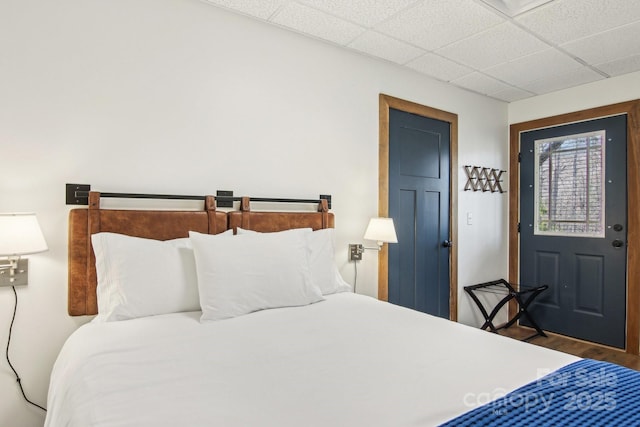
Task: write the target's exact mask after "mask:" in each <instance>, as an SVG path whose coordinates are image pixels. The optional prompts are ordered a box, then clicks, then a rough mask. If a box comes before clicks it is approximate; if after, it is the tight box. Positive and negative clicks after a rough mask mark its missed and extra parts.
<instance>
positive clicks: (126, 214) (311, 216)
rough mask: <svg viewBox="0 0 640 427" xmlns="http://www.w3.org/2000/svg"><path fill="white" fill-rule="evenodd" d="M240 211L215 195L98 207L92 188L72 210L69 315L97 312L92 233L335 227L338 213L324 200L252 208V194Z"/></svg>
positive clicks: (168, 234) (164, 235)
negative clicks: (143, 206) (164, 207)
mask: <svg viewBox="0 0 640 427" xmlns="http://www.w3.org/2000/svg"><path fill="white" fill-rule="evenodd" d="M240 209H241V210H240V211H233V212H229V213H225V212H220V211H216V209H215V198H214V197H213V196H206V197H205V203H204V210H202V211H153V210H116V209H101V208H100V193H98V192H90V193H89V208H88V209H72V210H71V211H70V212H69V289H68V298H69V300H68V312H69V315H71V316H82V315H92V314H97V313H98V302H97V297H96V287H97V282H98V279H97V277H96V266H95V255H94V253H93V248H92V246H91V235H92V234H95V233H99V232H112V233H120V234H127V235H130V236H136V237H145V238H150V239H157V240H169V239H176V238H180V237H188V236H189V231H197V232H200V233H208V234H218V233H222V232H223V231H226V230H228V229H230V228H233V229H235V228H237V227H241V228H244V229H246V230H253V231H261V232H273V231H282V230H288V229H291V228H312V229H314V230H318V229H321V228H333V227H334V216H333V213H330V212H329V211H328V208H327V201H326V200H321V201H320V204H319V206H318V212H251V210H250V207H249V198H248V197H245V198H243V199H242V202H241V204H240Z"/></svg>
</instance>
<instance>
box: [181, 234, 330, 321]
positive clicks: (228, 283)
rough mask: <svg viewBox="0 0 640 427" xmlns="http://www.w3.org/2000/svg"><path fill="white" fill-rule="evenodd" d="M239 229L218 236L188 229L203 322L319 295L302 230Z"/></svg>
mask: <svg viewBox="0 0 640 427" xmlns="http://www.w3.org/2000/svg"><path fill="white" fill-rule="evenodd" d="M310 232H311V231H310V229H300V230H290V231H288V232H286V233H255V234H241V235H237V236H235V237H233V238H220V237H218V236H210V235H206V234H200V233H196V232H189V237H190V239H191V243H192V245H193V250H194V255H195V260H196V271H197V274H198V289H199V291H200V307H201V309H202V317H201V320H202V321H206V320H219V319H226V318H230V317H235V316H240V315H243V314H247V313H251V312H254V311H258V310H263V309H268V308H277V307H292V306H300V305H307V304H312V303H314V302H318V301H321V300H323V298H322V293H321V292H320V289H318V287H317V286H315V285H314V284H313V282H312V280H311V275H310V272H309V261H308V249H307V243H306V242H307V240H306V235H307V234H308V233H310Z"/></svg>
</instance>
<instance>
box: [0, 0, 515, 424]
mask: <svg viewBox="0 0 640 427" xmlns="http://www.w3.org/2000/svg"><path fill="white" fill-rule="evenodd" d="M0 52H2V55H1V56H0V148H1V149H2V153H3V162H2V167H1V168H0V174H1V179H0V189H1V190H0V191H1V195H2V197H0V211H35V212H37V213H38V217H39V220H40V223H41V225H42V228H43V231H44V234H45V237H46V239H47V241H48V244H49V251H48V252H46V253H43V254H38V255H33V256H31V257H30V268H31V273H30V284H29V286H28V287H23V288H19V289H18V294H19V298H20V305H19V308H18V316H17V319H16V326H15V328H14V334H13V338H12V349H11V356H12V359H13V362H14V364H15V366H16V368H17V369H18V370H19V372H20V374H21V376H22V381H23V384H24V386H25V389H26V391H27V393H28V395H29V396H30V397H31V398H32V399H33V400H35V401H36V402H39V403H43V404H44V402H45V399H46V393H47V387H48V377H49V373H50V370H51V367H52V364H53V362H54V360H55V357H56V355H57V353H58V351H59V349H60V348H61V346H62V344H63V342H64V340H65V339H66V337H67V336H68V335H69V334H70V333H71V332H72V331H73V330H75V329H76V328H77V327H78V326H79V325H80V324H82V323H84V322H86V321H88V320H89V319H88V318H71V317H69V316H68V315H67V314H66V281H67V272H66V256H67V252H66V251H67V244H66V233H67V213H68V210H69V207H67V206H65V204H64V190H63V188H64V184H65V183H87V184H91V185H92V186H93V188H94V189H97V190H103V191H119V192H127V191H129V192H150V193H154V192H156V193H158V192H162V193H189V194H211V193H214V192H215V191H216V190H217V189H227V190H234V191H235V192H236V194H238V195H252V196H280V197H305V198H307V197H316V196H317V195H318V194H321V193H323V194H325V193H327V194H332V195H333V202H334V209H333V211H334V212H335V214H336V229H337V234H338V242H337V243H338V248H339V253H338V254H337V260H338V263H339V266H340V268H341V271H342V273H343V275H344V276H345V279H346V280H347V281H349V282H352V281H353V264H349V263H348V262H347V244H348V243H349V242H362V234H363V233H364V228H365V226H366V223H367V221H368V218H369V217H371V216H375V215H376V214H377V197H378V196H377V189H378V181H377V174H378V164H377V159H378V94H379V93H386V94H389V95H392V96H396V97H399V98H404V99H408V100H411V101H415V102H418V103H422V104H425V105H428V106H432V107H435V108H439V109H443V110H447V111H450V112H453V113H457V114H458V115H459V122H460V127H459V163H460V168H459V173H460V177H461V178H460V183H459V184H460V185H459V186H460V191H459V210H460V217H461V220H460V222H459V242H456V243H457V245H458V249H459V266H460V268H459V283H460V286H461V287H462V286H463V285H467V284H471V283H475V282H478V281H481V280H488V279H492V278H495V277H503V276H505V275H506V222H507V221H506V215H507V211H506V208H507V196H506V195H498V194H486V193H485V194H472V193H471V192H463V191H461V189H462V188H463V186H464V183H465V182H464V179H463V178H464V174H463V171H462V168H461V166H462V165H464V164H474V165H481V166H487V167H495V168H502V169H506V166H507V156H506V152H507V137H506V132H505V129H506V124H507V106H506V104H504V103H501V102H498V101H495V100H491V99H488V98H484V97H481V96H478V95H475V94H472V93H469V92H466V91H463V90H459V89H456V88H453V87H450V86H448V85H446V84H444V83H440V82H437V81H434V80H431V79H428V78H426V77H424V76H421V75H419V74H417V73H414V72H412V71H408V70H402V69H400V68H399V67H397V66H395V65H393V64H390V63H386V62H382V61H378V60H374V59H372V58H369V57H366V56H363V55H359V54H356V53H351V52H347V51H343V50H341V49H338V48H336V47H334V46H332V45H329V44H326V43H324V42H321V41H317V40H312V39H309V38H305V37H303V36H300V35H297V34H294V33H291V32H288V31H285V30H282V29H278V28H275V27H271V26H267V25H264V24H262V23H259V22H256V21H254V20H252V19H249V18H246V17H241V16H237V15H233V14H230V13H228V12H225V11H222V10H219V9H216V8H214V7H212V6H209V5H206V4H204V3H201V2H199V1H197V0H110V1H100V0H58V1H56V2H49V1H45V0H3V1H2V2H0ZM466 212H472V213H473V214H474V220H475V222H474V224H473V225H472V226H467V225H466V220H465V216H466ZM479 249H480V250H479ZM358 289H359V291H360V292H362V293H365V294H368V295H373V296H375V295H376V292H377V260H376V257H375V254H374V255H372V254H369V253H367V254H365V259H364V260H363V261H362V263H361V264H360V265H359V276H358ZM466 301H467V300H466V297H465V296H464V295H463V294H462V293H461V298H460V320H462V321H464V322H467V323H475V322H476V320H477V319H475V318H474V314H472V312H471V311H470V310H469V306H468V304H467V302H466ZM12 304H13V294H12V292H11V290H10V289H0V343H4V342H6V338H7V327H8V322H9V321H10V313H11V310H12ZM2 325H5V326H2ZM0 396H2V398H1V399H0V425H12V426H37V425H41V424H42V420H43V416H42V414H41V413H40V412H39V411H38V410H36V409H32V408H30V407H29V406H28V405H27V404H26V403H24V402H23V400H22V398H21V396H20V395H19V392H18V389H17V387H16V383H15V380H14V378H13V376H12V373H11V372H10V370H9V368H8V366H7V365H6V364H5V363H2V364H0Z"/></svg>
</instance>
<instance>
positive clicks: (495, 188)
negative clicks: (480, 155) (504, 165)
mask: <svg viewBox="0 0 640 427" xmlns="http://www.w3.org/2000/svg"><path fill="white" fill-rule="evenodd" d="M464 171H465V172H466V173H467V183H466V185H465V186H464V191H469V190H473V191H482V192H485V191H491V192H492V193H505V190H503V189H502V185H500V183H501V182H502V179H500V177H501V176H502V174H503V173H505V172H506V171H503V170H500V169H492V168H483V167H481V166H465V167H464Z"/></svg>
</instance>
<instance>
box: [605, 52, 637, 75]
mask: <svg viewBox="0 0 640 427" xmlns="http://www.w3.org/2000/svg"><path fill="white" fill-rule="evenodd" d="M596 68H597V69H599V70H602V71H604V72H605V73H607V74H608V75H610V76H620V75H622V74H627V73H633V72H634V71H638V70H640V55H633V56H629V57H628V58H622V59H618V60H617V61H612V62H607V63H605V64H599V65H596Z"/></svg>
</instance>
